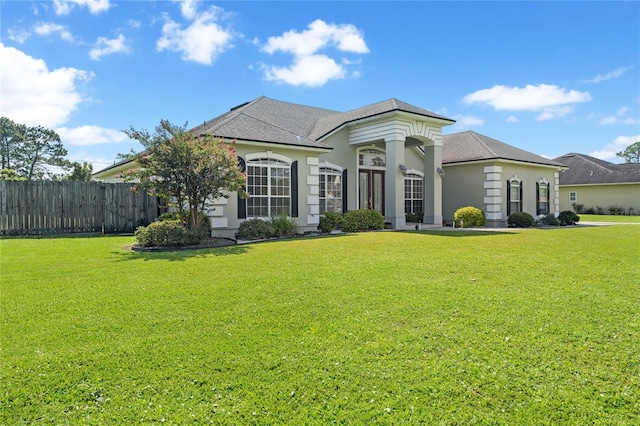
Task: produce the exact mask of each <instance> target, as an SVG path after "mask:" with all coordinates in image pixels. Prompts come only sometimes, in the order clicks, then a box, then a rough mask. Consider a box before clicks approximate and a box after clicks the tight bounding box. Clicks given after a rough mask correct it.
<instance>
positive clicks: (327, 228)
mask: <svg viewBox="0 0 640 426" xmlns="http://www.w3.org/2000/svg"><path fill="white" fill-rule="evenodd" d="M340 222H342V215H341V214H340V213H336V212H332V211H326V212H324V215H322V216H320V224H319V225H318V230H319V231H320V232H322V233H323V234H328V233H329V232H331V231H333V230H335V229H336V228H337V227H338V225H339V224H340Z"/></svg>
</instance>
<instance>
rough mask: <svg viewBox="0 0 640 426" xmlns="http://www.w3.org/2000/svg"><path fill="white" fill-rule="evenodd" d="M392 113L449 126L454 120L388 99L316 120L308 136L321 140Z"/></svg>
mask: <svg viewBox="0 0 640 426" xmlns="http://www.w3.org/2000/svg"><path fill="white" fill-rule="evenodd" d="M393 111H400V112H406V113H410V114H415V115H419V116H423V117H427V118H435V119H438V120H444V121H447V122H449V123H451V124H453V123H455V120H452V119H451V118H447V117H445V116H443V115H440V114H436V113H435V112H431V111H429V110H426V109H423V108H419V107H417V106H414V105H411V104H408V103H406V102H402V101H399V100H397V99H388V100H386V101H382V102H378V103H375V104H371V105H367V106H364V107H361V108H356V109H353V110H351V111H347V112H341V113H336V114H331V115H325V116H322V117H320V118H319V119H318V121H317V123H316V126H315V127H314V129H313V131H312V132H311V134H310V137H312V138H314V139H321V138H322V137H323V136H326V135H327V134H328V133H331V132H332V131H334V130H336V129H338V128H339V127H341V126H343V125H345V124H349V123H352V122H354V121H358V120H363V119H365V118H371V117H375V116H378V115H382V114H386V113H389V112H393Z"/></svg>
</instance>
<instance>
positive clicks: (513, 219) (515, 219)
mask: <svg viewBox="0 0 640 426" xmlns="http://www.w3.org/2000/svg"><path fill="white" fill-rule="evenodd" d="M507 223H508V224H509V227H511V228H529V227H530V226H533V223H534V220H533V216H531V215H530V214H529V213H527V212H516V213H513V214H511V216H509V217H508V218H507Z"/></svg>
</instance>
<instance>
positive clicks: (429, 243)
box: [0, 225, 640, 425]
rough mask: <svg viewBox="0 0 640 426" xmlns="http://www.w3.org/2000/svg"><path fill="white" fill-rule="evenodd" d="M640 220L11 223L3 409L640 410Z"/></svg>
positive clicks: (562, 419)
mask: <svg viewBox="0 0 640 426" xmlns="http://www.w3.org/2000/svg"><path fill="white" fill-rule="evenodd" d="M639 241H640V227H639V226H635V225H615V226H605V227H570V228H567V227H562V228H545V229H529V230H522V231H505V232H502V233H488V232H474V231H444V232H428V231H426V232H379V233H367V234H357V235H345V236H339V237H326V238H315V239H297V240H291V241H279V242H270V243H261V244H254V245H247V246H233V247H227V248H221V249H208V250H200V251H191V252H187V251H182V252H174V253H135V252H130V251H124V250H122V247H124V246H126V245H129V244H132V243H133V238H132V237H93V238H87V237H78V238H49V239H47V238H44V239H36V238H30V239H5V240H1V241H0V250H1V252H0V256H1V264H0V267H1V274H2V276H1V279H2V284H1V291H0V302H1V305H0V319H1V321H0V324H1V329H0V338H1V353H0V362H1V368H0V424H3V425H4V424H7V425H9V424H11V425H14V424H45V423H46V424H95V425H105V424H114V425H125V424H140V423H143V424H145V423H148V424H151V423H157V424H160V423H164V424H203V423H214V424H229V425H237V424H260V425H263V424H272V425H279V424H289V425H299V424H305V425H306V424H311V425H325V424H330V423H331V424H346V423H352V424H363V425H368V424H373V423H382V424H393V425H397V424H492V425H499V424H504V425H532V424H535V425H546V424H549V425H557V424H573V425H585V424H589V425H592V424H600V425H613V424H615V425H624V424H627V425H635V424H638V419H639V418H640V264H639V263H638V259H639V258H640V244H638V243H639Z"/></svg>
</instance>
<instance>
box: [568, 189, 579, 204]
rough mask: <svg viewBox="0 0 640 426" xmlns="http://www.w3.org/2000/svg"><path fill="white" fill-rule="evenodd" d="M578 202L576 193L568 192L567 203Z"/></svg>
mask: <svg viewBox="0 0 640 426" xmlns="http://www.w3.org/2000/svg"><path fill="white" fill-rule="evenodd" d="M577 201H578V191H569V202H570V203H576V202H577Z"/></svg>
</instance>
